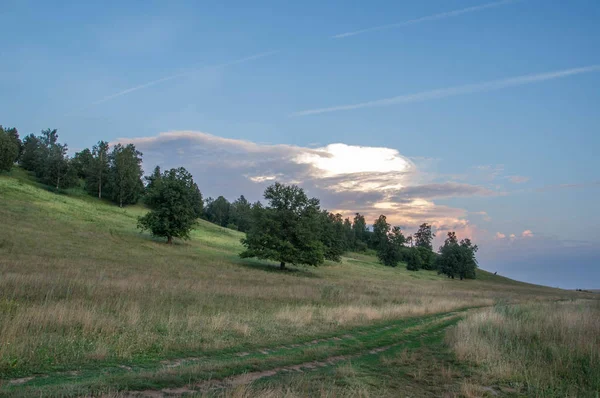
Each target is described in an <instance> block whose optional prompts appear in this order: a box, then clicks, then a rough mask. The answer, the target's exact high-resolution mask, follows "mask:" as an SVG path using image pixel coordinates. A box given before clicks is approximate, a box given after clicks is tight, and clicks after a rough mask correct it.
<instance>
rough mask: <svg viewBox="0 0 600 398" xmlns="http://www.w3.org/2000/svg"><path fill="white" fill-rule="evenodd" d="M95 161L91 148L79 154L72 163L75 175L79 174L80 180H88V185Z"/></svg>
mask: <svg viewBox="0 0 600 398" xmlns="http://www.w3.org/2000/svg"><path fill="white" fill-rule="evenodd" d="M93 161H94V156H93V155H92V151H90V150H89V148H85V149H84V150H83V151H80V152H77V153H76V154H75V156H73V159H72V161H71V166H73V169H74V170H75V174H77V177H78V178H83V179H86V185H87V177H88V173H89V170H90V168H91V164H92V162H93Z"/></svg>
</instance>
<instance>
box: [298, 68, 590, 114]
mask: <svg viewBox="0 0 600 398" xmlns="http://www.w3.org/2000/svg"><path fill="white" fill-rule="evenodd" d="M596 71H600V64H598V65H590V66H584V67H581V68H572V69H565V70H560V71H554V72H546V73H540V74H536V75H524V76H517V77H510V78H507V79H501V80H492V81H489V82H483V83H475V84H466V85H464V86H456V87H449V88H442V89H436V90H429V91H422V92H420V93H415V94H407V95H400V96H398V97H392V98H385V99H380V100H375V101H368V102H361V103H359V104H351V105H339V106H332V107H329V108H319V109H309V110H306V111H300V112H295V113H292V114H291V116H307V115H316V114H319V113H328V112H336V111H348V110H351V109H359V108H373V107H379V106H386V105H395V104H405V103H409V102H420V101H427V100H433V99H439V98H446V97H453V96H457V95H464V94H472V93H478V92H483V91H492V90H500V89H503V88H507V87H514V86H521V85H524V84H531V83H537V82H543V81H546V80H553V79H560V78H562V77H567V76H572V75H579V74H581V73H590V72H596Z"/></svg>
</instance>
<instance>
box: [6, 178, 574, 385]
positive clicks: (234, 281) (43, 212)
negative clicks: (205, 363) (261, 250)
mask: <svg viewBox="0 0 600 398" xmlns="http://www.w3.org/2000/svg"><path fill="white" fill-rule="evenodd" d="M145 211H146V210H145V209H144V207H143V206H132V207H127V208H124V209H120V208H118V207H117V206H114V205H113V204H111V203H109V202H107V201H100V200H98V199H96V198H93V197H90V196H87V195H85V194H83V193H82V192H81V190H78V189H74V190H70V191H67V192H60V193H56V192H54V191H53V190H52V189H47V188H46V187H44V186H41V185H39V184H37V183H35V182H34V181H33V180H32V179H31V177H30V176H29V175H27V173H25V172H24V171H23V170H20V169H14V170H13V171H12V172H11V173H10V174H8V175H7V174H4V175H0V225H2V228H0V336H2V339H1V341H0V380H3V379H4V380H5V381H6V380H10V379H14V378H17V377H30V376H31V375H35V374H46V375H54V376H49V380H51V381H52V383H54V384H55V385H59V386H58V387H56V388H58V390H56V389H53V388H54V387H52V388H51V387H50V386H45V387H40V388H41V390H40V391H36V394H37V395H40V394H41V395H44V391H46V389H47V391H59V390H60V389H61V388H62V387H60V385H61V384H65V385H67V386H69V385H70V384H69V383H68V379H69V377H71V376H68V374H67V373H62V374H60V373H57V372H70V371H80V372H82V374H89V375H90V377H91V378H92V379H93V378H94V377H95V378H97V379H98V380H97V382H95V383H88V384H85V383H87V382H85V383H84V385H85V386H87V387H85V388H88V390H86V391H88V392H90V391H92V392H93V391H94V390H93V386H98V388H100V387H102V388H104V387H105V386H106V377H108V376H106V374H112V373H111V372H112V370H111V369H113V370H114V369H121V368H119V367H118V366H119V365H124V366H125V365H126V366H129V367H132V368H136V367H139V368H140V369H150V370H149V371H150V372H155V371H156V367H157V366H158V367H160V362H161V361H164V360H168V361H172V360H175V359H177V358H183V357H193V356H204V355H207V354H210V355H217V356H219V355H226V354H227V353H231V352H239V351H248V350H255V349H256V348H258V347H275V346H279V345H285V344H294V343H295V342H298V341H307V340H310V339H313V338H314V336H325V335H332V334H339V335H343V334H344V333H345V332H346V331H355V330H357V328H364V327H367V328H368V327H372V326H373V325H382V324H389V323H395V322H404V321H405V320H407V319H418V317H429V316H431V315H433V314H442V313H447V312H449V311H454V310H458V309H461V308H469V307H477V306H489V305H494V304H495V303H516V302H524V301H548V300H559V299H564V298H571V297H583V296H585V294H584V293H575V292H567V291H562V290H558V289H550V288H546V287H542V286H535V285H530V284H525V283H520V282H515V281H511V280H509V279H506V278H502V277H498V276H494V275H492V274H490V273H486V272H485V271H479V272H478V277H479V279H478V280H476V281H454V280H449V279H447V278H443V277H441V276H439V275H437V274H436V273H435V272H430V271H419V272H409V271H407V270H406V269H405V268H404V267H402V266H400V267H396V268H387V267H383V266H381V265H380V264H378V263H377V262H376V259H375V258H374V257H373V256H371V255H365V254H355V253H352V254H349V255H347V256H346V257H344V258H343V260H342V262H341V263H327V264H325V265H324V266H321V267H318V268H306V267H297V268H291V269H290V270H288V271H285V272H282V271H279V270H278V268H277V265H276V264H274V263H271V262H265V261H258V260H242V259H240V258H239V257H238V253H239V252H240V251H241V244H240V239H241V237H242V234H240V233H238V232H236V231H232V230H228V229H224V228H220V227H218V226H215V225H213V224H210V223H207V222H203V221H201V222H199V224H198V226H197V227H196V229H195V230H194V231H193V232H192V234H191V238H192V239H191V240H190V241H185V242H182V241H176V244H174V245H172V246H168V245H166V244H164V241H163V240H162V239H155V238H152V237H150V236H149V235H148V234H142V233H140V232H139V231H138V230H137V229H136V223H137V217H138V216H140V215H142V214H144V213H145ZM376 341H379V340H376ZM332 352H333V351H327V353H328V355H329V354H331V353H332ZM288 354H289V353H288ZM288 354H286V356H284V358H283V359H281V361H282V363H284V362H286V361H287V362H290V361H292V362H293V360H294V359H293V358H295V357H293V356H289V355H288ZM249 359H254V360H257V361H258V365H253V366H259V367H260V366H267V365H268V366H270V365H269V362H268V361H267V362H266V363H263V364H262V365H261V362H260V358H258V359H256V358H249ZM241 363H242V362H240V363H238V364H237V365H235V364H234V367H233V368H232V369H234V370H232V372H234V373H235V372H238V371H240V369H243V366H245V365H240V364H241ZM238 365H239V366H241V367H235V366H238ZM215 366H216V365H215ZM227 366H230V365H227ZM152 369H155V370H152ZM105 371H106V372H108V373H106V374H105V373H103V372H105ZM210 371H216V370H215V369H211V370H210ZM207 372H209V371H207ZM133 373H134V374H130V373H128V374H127V375H126V376H124V377H125V379H126V380H128V381H127V383H122V384H120V385H121V386H122V387H124V388H125V387H127V386H138V387H140V386H143V385H145V384H144V383H146V381H148V380H150V381H151V380H154V376H152V375H149V374H146V373H143V372H142V373H140V372H133ZM57 375H58V376H57ZM192 376H193V375H192V374H191V373H189V374H186V376H185V377H192ZM111 377H112V376H111ZM198 377H199V376H198ZM132 379H135V382H134V381H132ZM176 379H177V378H176ZM144 380H146V381H144ZM177 380H178V382H177V383H175V382H174V383H173V384H178V383H180V382H181V379H177ZM63 382H64V383H63ZM75 384H77V383H75ZM117 384H118V383H117ZM167 384H168V383H167ZM6 385H7V384H6V383H5V385H4V386H2V387H0V391H8V390H3V389H6V388H9V389H10V388H13V387H6ZM8 385H9V386H10V384H8ZM90 386H92V387H90ZM24 387H26V385H24ZM14 388H18V387H14ZM77 388H79V387H77ZM82 388H84V387H82ZM89 388H92V389H91V390H90V389H89ZM11 391H12V390H11ZM60 391H62V390H60ZM63 392H64V391H63ZM61 394H62V393H61ZM65 394H67V393H65ZM67 395H68V394H67Z"/></svg>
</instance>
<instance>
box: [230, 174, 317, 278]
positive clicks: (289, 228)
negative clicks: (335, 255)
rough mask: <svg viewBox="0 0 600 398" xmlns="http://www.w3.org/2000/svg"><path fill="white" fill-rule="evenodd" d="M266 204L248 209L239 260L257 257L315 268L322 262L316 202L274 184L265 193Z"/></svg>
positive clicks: (291, 188) (297, 190)
mask: <svg viewBox="0 0 600 398" xmlns="http://www.w3.org/2000/svg"><path fill="white" fill-rule="evenodd" d="M264 197H265V199H266V200H267V202H268V205H267V206H265V207H263V206H262V205H260V204H257V205H255V206H253V208H252V220H253V222H252V226H251V227H250V230H249V231H248V233H247V236H246V238H244V239H242V244H243V245H244V246H245V247H246V250H244V251H243V252H242V253H241V254H240V256H241V257H242V258H248V257H257V258H260V259H268V260H274V261H277V262H279V264H280V267H281V268H282V269H283V268H285V265H286V264H288V263H289V264H306V265H319V264H322V263H323V261H324V260H325V253H326V248H325V245H324V244H323V242H322V240H321V239H322V236H323V235H322V233H319V231H321V227H322V225H323V216H322V214H321V213H320V207H319V200H318V199H315V198H309V197H308V196H307V195H306V193H305V192H304V190H303V189H302V188H300V187H298V186H296V185H283V184H280V183H275V184H273V185H271V186H270V187H268V188H267V189H266V190H265V193H264Z"/></svg>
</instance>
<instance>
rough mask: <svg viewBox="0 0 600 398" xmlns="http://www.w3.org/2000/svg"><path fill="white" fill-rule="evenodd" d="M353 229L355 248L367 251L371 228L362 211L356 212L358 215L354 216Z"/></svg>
mask: <svg viewBox="0 0 600 398" xmlns="http://www.w3.org/2000/svg"><path fill="white" fill-rule="evenodd" d="M352 231H353V232H354V250H356V251H365V250H366V249H367V246H368V245H367V242H368V236H369V230H368V229H367V222H366V221H365V217H364V216H363V215H361V214H360V213H356V215H355V216H354V222H353V224H352Z"/></svg>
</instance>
